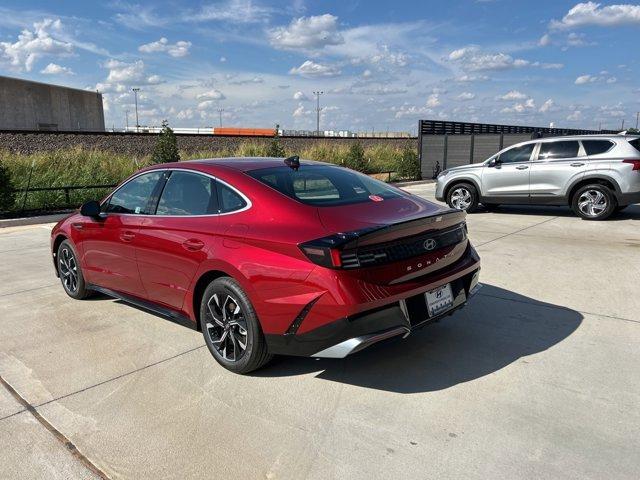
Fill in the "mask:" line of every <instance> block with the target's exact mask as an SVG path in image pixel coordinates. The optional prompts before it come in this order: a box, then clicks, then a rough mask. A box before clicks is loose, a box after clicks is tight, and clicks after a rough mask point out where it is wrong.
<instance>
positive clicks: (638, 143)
mask: <svg viewBox="0 0 640 480" xmlns="http://www.w3.org/2000/svg"><path fill="white" fill-rule="evenodd" d="M629 143H630V144H631V145H632V146H633V147H634V148H635V149H636V150H638V151H639V152H640V138H636V139H635V140H629Z"/></svg>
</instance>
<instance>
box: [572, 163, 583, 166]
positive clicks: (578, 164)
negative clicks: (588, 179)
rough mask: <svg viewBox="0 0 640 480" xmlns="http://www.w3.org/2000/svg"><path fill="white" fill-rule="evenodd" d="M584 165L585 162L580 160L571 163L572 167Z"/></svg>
mask: <svg viewBox="0 0 640 480" xmlns="http://www.w3.org/2000/svg"><path fill="white" fill-rule="evenodd" d="M583 165H584V163H580V162H574V163H572V164H571V166H572V167H581V166H583Z"/></svg>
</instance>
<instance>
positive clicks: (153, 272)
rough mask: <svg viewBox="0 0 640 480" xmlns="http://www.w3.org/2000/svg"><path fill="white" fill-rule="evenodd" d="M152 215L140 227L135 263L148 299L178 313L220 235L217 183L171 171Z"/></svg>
mask: <svg viewBox="0 0 640 480" xmlns="http://www.w3.org/2000/svg"><path fill="white" fill-rule="evenodd" d="M165 175H166V177H167V181H166V184H165V185H164V188H163V190H162V192H161V193H160V195H159V199H158V202H157V206H155V205H154V207H153V211H152V215H150V216H148V217H146V218H145V219H144V221H143V222H142V224H141V225H140V231H139V235H138V237H139V238H138V242H137V244H136V258H137V261H138V269H139V271H140V277H141V279H142V284H143V286H144V288H145V290H146V292H147V295H148V298H149V299H150V300H152V301H154V302H157V303H161V304H163V305H165V306H167V307H169V308H172V309H174V310H180V309H181V308H182V305H183V303H184V298H185V294H186V292H187V289H188V287H189V285H190V284H191V281H192V280H193V277H194V276H195V274H196V272H197V270H198V267H199V266H200V264H201V263H202V262H203V261H204V260H205V259H206V258H207V251H208V248H209V247H210V246H211V244H212V238H213V237H214V236H216V235H217V234H218V232H217V229H218V213H219V207H218V197H217V194H216V181H215V180H214V179H213V178H212V177H209V176H208V175H203V174H201V173H197V172H194V171H186V170H171V171H167V172H166V173H165Z"/></svg>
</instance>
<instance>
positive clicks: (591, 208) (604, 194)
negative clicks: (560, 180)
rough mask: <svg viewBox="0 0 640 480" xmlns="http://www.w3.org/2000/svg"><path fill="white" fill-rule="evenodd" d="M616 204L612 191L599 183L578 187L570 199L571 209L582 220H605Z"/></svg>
mask: <svg viewBox="0 0 640 480" xmlns="http://www.w3.org/2000/svg"><path fill="white" fill-rule="evenodd" d="M616 205H617V202H616V198H615V196H614V195H613V192H612V191H611V190H609V189H608V188H607V187H605V186H604V185H599V184H593V185H585V186H584V187H580V188H579V189H578V191H577V192H576V193H575V194H574V195H573V198H572V201H571V208H572V209H573V211H574V212H575V213H576V215H578V216H579V217H581V218H583V219H584V220H605V219H606V218H609V217H610V216H611V214H612V213H613V212H614V211H615V209H616Z"/></svg>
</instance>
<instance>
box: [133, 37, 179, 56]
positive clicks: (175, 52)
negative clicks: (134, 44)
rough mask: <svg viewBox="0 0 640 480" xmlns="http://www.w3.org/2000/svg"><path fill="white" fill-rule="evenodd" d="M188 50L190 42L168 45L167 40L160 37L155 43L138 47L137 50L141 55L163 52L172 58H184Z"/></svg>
mask: <svg viewBox="0 0 640 480" xmlns="http://www.w3.org/2000/svg"><path fill="white" fill-rule="evenodd" d="M189 48H191V42H186V41H184V40H180V41H178V42H176V43H169V40H167V39H166V38H165V37H162V38H160V40H158V41H156V42H151V43H145V44H144V45H140V46H139V47H138V50H139V51H140V52H142V53H157V52H165V53H167V54H169V55H170V56H172V57H186V56H187V55H189Z"/></svg>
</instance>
